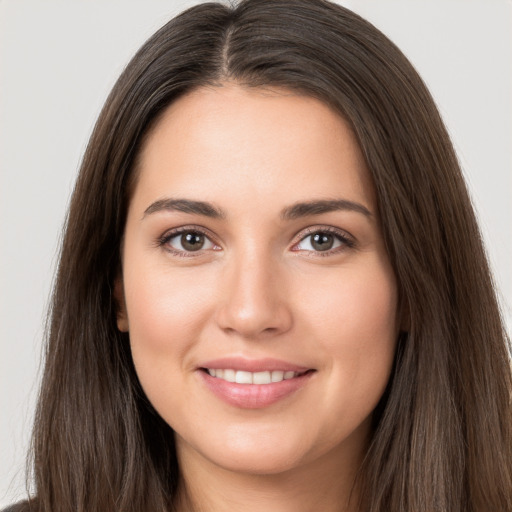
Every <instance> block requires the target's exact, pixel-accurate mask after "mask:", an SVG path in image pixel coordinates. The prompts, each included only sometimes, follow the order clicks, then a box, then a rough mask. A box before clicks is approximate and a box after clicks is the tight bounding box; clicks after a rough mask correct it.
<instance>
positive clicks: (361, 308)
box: [304, 264, 398, 416]
mask: <svg viewBox="0 0 512 512" xmlns="http://www.w3.org/2000/svg"><path fill="white" fill-rule="evenodd" d="M343 274H344V275H340V276H338V278H337V279H336V281H335V282H336V283H337V284H336V285H334V281H330V280H329V281H327V280H326V282H325V283H324V285H323V286H322V287H321V289H323V291H320V289H319V288H318V287H317V288H316V289H317V290H318V291H317V293H315V294H310V297H309V301H308V304H307V305H306V306H305V309H304V315H308V317H309V318H310V329H311V332H314V333H315V336H316V339H317V340H318V343H319V351H321V352H322V353H323V355H324V360H325V361H326V366H327V370H328V371H329V373H330V376H331V379H330V383H331V385H330V387H329V391H328V392H329V393H330V396H329V398H328V399H327V400H326V402H330V403H338V404H339V405H340V408H343V405H345V406H346V405H347V402H345V403H343V402H344V400H346V401H348V402H350V405H351V407H354V408H355V409H357V410H359V409H360V415H361V416H364V415H365V414H368V413H369V412H371V410H372V409H373V408H374V406H375V405H376V404H377V402H378V400H379V399H380V397H381V395H382V393H383V392H384V389H385V387H386V384H387V382H388V379H389V375H390V372H391V368H392V364H393V360H394V354H395V348H396V339H397V336H398V329H397V318H396V316H397V315H396V310H397V291H396V283H395V279H394V276H393V273H392V271H391V269H389V268H388V267H385V266H383V265H381V264H378V265H372V264H367V265H364V266H362V267H361V271H359V270H358V268H347V269H344V270H343ZM317 284H321V283H317Z"/></svg>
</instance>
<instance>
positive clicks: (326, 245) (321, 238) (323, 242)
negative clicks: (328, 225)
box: [311, 233, 334, 251]
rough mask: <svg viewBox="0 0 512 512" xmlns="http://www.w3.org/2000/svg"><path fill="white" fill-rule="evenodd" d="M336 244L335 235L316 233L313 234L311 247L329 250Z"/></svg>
mask: <svg viewBox="0 0 512 512" xmlns="http://www.w3.org/2000/svg"><path fill="white" fill-rule="evenodd" d="M333 245H334V235H331V234H330V233H315V234H314V235H311V247H313V249H315V250H316V251H328V250H329V249H332V246H333Z"/></svg>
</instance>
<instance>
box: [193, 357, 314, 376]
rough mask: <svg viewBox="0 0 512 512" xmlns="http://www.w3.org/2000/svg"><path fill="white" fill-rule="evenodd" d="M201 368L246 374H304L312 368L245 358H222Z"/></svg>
mask: <svg viewBox="0 0 512 512" xmlns="http://www.w3.org/2000/svg"><path fill="white" fill-rule="evenodd" d="M199 368H210V369H212V370H222V369H231V370H240V371H245V372H264V371H274V370H282V371H285V372H297V373H302V372H306V371H308V370H311V369H312V368H309V367H306V366H300V365H297V364H293V363H289V362H287V361H282V360H279V359H273V358H263V359H247V358H244V357H222V358H219V359H212V360H210V361H205V362H204V363H201V365H200V366H199Z"/></svg>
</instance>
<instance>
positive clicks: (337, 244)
mask: <svg viewBox="0 0 512 512" xmlns="http://www.w3.org/2000/svg"><path fill="white" fill-rule="evenodd" d="M353 246H354V242H353V241H352V240H351V239H350V238H349V237H348V236H346V235H344V234H342V233H339V232H338V231H336V232H332V231H330V230H327V229H325V230H321V229H318V230H315V231H313V232H310V233H309V234H308V235H306V236H304V237H303V238H302V239H301V240H300V242H299V243H297V244H295V245H294V246H293V250H295V251H311V252H325V253H328V252H331V251H336V249H339V248H342V247H353Z"/></svg>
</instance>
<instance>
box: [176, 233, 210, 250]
mask: <svg viewBox="0 0 512 512" xmlns="http://www.w3.org/2000/svg"><path fill="white" fill-rule="evenodd" d="M204 239H205V236H204V235H202V234H201V233H183V234H182V235H181V240H180V241H181V246H182V247H183V249H185V251H199V250H200V249H202V248H203V246H204Z"/></svg>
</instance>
